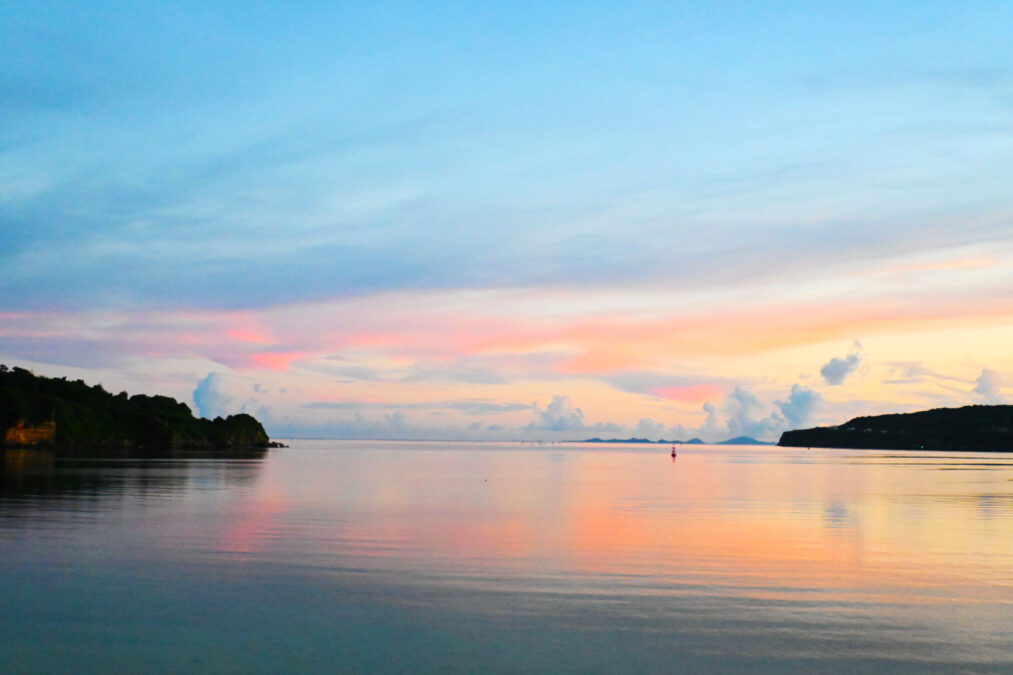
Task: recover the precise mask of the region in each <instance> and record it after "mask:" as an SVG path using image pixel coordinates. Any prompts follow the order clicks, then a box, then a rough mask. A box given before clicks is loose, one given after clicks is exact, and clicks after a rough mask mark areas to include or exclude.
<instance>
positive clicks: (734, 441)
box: [578, 436, 774, 445]
mask: <svg viewBox="0 0 1013 675" xmlns="http://www.w3.org/2000/svg"><path fill="white" fill-rule="evenodd" d="M578 443H653V444H657V445H707V443H705V442H704V441H702V440H700V439H699V438H691V439H689V440H688V441H666V440H665V439H664V438H661V439H658V440H656V441H652V440H649V439H647V438H597V437H596V438H588V439H585V440H583V441H578ZM710 445H774V444H773V443H767V442H765V441H758V440H756V439H755V438H751V437H750V436H736V437H735V438H729V439H728V440H727V441H720V442H718V443H711V444H710Z"/></svg>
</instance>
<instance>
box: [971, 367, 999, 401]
mask: <svg viewBox="0 0 1013 675" xmlns="http://www.w3.org/2000/svg"><path fill="white" fill-rule="evenodd" d="M974 382H975V387H974V389H973V390H972V392H973V393H975V394H977V395H978V397H979V398H980V399H981V401H982V402H984V403H1003V402H1004V401H1005V400H1006V398H1005V397H1004V396H1003V395H1002V392H1001V388H1002V376H1001V375H999V373H997V372H996V371H994V370H992V369H991V368H982V370H981V375H980V376H978V379H977V380H975V381H974Z"/></svg>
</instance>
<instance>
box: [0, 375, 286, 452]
mask: <svg viewBox="0 0 1013 675" xmlns="http://www.w3.org/2000/svg"><path fill="white" fill-rule="evenodd" d="M0 433H2V434H3V436H2V438H3V445H4V446H5V447H31V446H35V445H39V444H46V445H53V446H56V447H64V448H73V447H104V448H158V449H167V448H201V449H212V448H250V447H266V446H267V445H268V443H269V439H268V437H267V433H266V432H265V431H264V427H263V426H262V425H261V424H260V422H258V421H257V420H256V419H255V418H253V417H252V416H250V415H245V414H240V415H230V416H229V417H227V418H224V419H223V418H221V417H218V418H215V419H214V420H207V419H197V418H195V417H194V416H193V414H192V413H191V412H190V408H188V407H187V406H186V405H185V404H183V403H180V402H178V401H176V400H174V399H172V398H169V397H167V396H144V395H137V396H128V395H127V394H126V393H125V392H124V393H121V394H118V395H113V394H110V393H109V392H107V391H105V390H104V389H102V387H101V386H98V385H96V386H93V387H89V386H88V385H86V384H85V383H84V382H82V381H80V380H77V381H74V382H70V381H67V380H66V379H64V378H60V379H57V378H47V377H37V376H36V375H33V374H32V373H30V372H29V371H27V370H23V369H21V368H14V369H13V370H7V369H6V367H0Z"/></svg>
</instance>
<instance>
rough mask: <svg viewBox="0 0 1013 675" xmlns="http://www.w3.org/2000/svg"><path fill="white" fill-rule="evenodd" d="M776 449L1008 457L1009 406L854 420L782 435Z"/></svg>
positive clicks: (1012, 436)
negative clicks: (1000, 454)
mask: <svg viewBox="0 0 1013 675" xmlns="http://www.w3.org/2000/svg"><path fill="white" fill-rule="evenodd" d="M777 444H778V445H782V446H790V447H815V448H856V449H879V450H976V451H991V452H1013V405H969V406H964V407H963V408H936V409H934V410H923V411H921V412H913V413H900V414H895V415H876V416H872V417H856V418H854V419H852V420H848V421H847V422H845V423H844V424H841V425H839V426H836V427H815V428H813V429H795V430H794V431H785V432H784V433H783V434H781V440H779V441H778V443H777Z"/></svg>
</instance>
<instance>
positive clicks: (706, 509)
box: [0, 441, 1013, 673]
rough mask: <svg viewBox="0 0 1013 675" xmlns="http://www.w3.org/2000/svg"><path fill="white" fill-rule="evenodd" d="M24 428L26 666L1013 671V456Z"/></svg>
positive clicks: (11, 577) (20, 625)
mask: <svg viewBox="0 0 1013 675" xmlns="http://www.w3.org/2000/svg"><path fill="white" fill-rule="evenodd" d="M291 446H292V447H290V448H284V449H275V450H270V451H266V452H263V453H251V454H250V455H248V456H246V457H243V458H233V459H221V458H215V457H210V456H200V455H194V456H187V457H177V458H171V459H156V460H151V459H143V460H142V459H129V458H122V457H121V458H113V457H87V456H77V457H73V458H58V457H52V456H47V455H46V454H45V453H38V452H35V453H32V452H26V451H7V452H6V454H5V458H4V459H5V461H4V468H3V482H2V493H0V583H2V590H0V670H3V672H5V673H19V672H33V673H34V672H47V673H49V672H102V673H111V672H112V673H115V672H122V673H126V672H138V671H143V672H155V671H157V672H237V673H238V672H243V673H246V672H272V673H285V672H314V671H325V672H377V671H380V672H412V673H445V672H693V671H705V672H709V671H721V672H737V671H738V672H758V671H763V672H849V673H852V672H866V671H882V672H906V671H910V672H927V671H939V672H954V671H963V672H1011V671H1013V455H1011V454H988V453H980V454H976V453H960V454H956V453H939V452H897V451H869V450H864V451H848V450H806V449H802V448H777V447H740V446H684V447H682V448H680V450H679V456H678V458H676V459H672V458H670V457H669V456H668V448H667V447H665V446H635V445H630V446H625V445H619V446H617V445H590V444H552V445H549V444H546V445H530V444H529V445H523V444H510V443H428V442H427V443H408V442H405V443H401V442H397V443H395V442H348V441H292V442H291Z"/></svg>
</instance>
